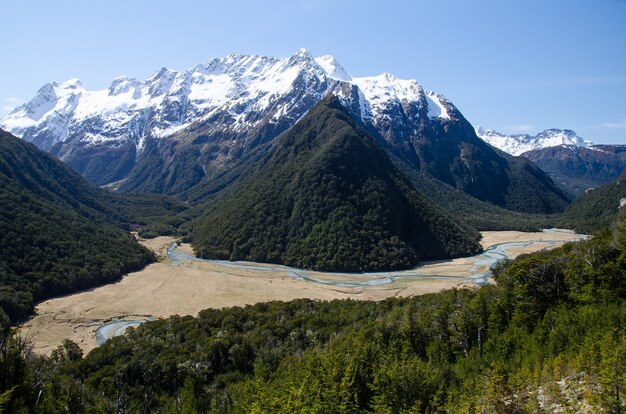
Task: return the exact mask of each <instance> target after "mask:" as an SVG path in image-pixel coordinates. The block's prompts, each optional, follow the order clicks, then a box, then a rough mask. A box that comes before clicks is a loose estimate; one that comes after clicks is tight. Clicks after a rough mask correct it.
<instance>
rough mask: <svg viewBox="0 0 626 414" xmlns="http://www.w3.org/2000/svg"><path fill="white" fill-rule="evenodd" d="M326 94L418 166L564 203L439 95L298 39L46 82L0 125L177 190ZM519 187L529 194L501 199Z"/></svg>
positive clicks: (232, 160) (71, 155) (216, 170)
mask: <svg viewBox="0 0 626 414" xmlns="http://www.w3.org/2000/svg"><path fill="white" fill-rule="evenodd" d="M328 93H333V94H335V95H336V96H338V98H339V99H340V101H341V102H342V104H343V105H344V106H345V107H346V108H348V110H349V112H350V113H351V115H352V116H353V117H354V118H355V119H359V120H360V121H361V122H363V124H364V125H365V127H366V129H367V131H368V133H370V134H371V135H372V136H373V137H374V138H376V139H377V140H379V141H380V142H381V143H383V144H384V147H385V149H386V150H387V151H388V152H389V153H390V154H394V155H396V156H397V157H399V158H401V159H403V160H405V161H406V162H407V163H408V165H410V166H411V168H412V169H414V170H415V171H417V172H418V173H420V174H425V175H428V176H430V177H432V178H435V179H436V180H438V181H439V182H444V183H446V184H448V185H450V186H452V187H454V188H456V189H458V190H460V191H463V192H465V193H467V194H470V195H472V196H474V197H476V198H478V199H480V200H483V201H487V202H490V203H493V204H496V205H499V206H501V207H504V208H509V209H511V208H512V209H518V210H519V209H521V210H522V211H530V212H536V213H552V212H558V211H562V210H563V209H564V208H565V206H566V205H567V204H568V202H569V200H568V199H567V197H563V196H562V194H560V193H559V192H558V190H556V191H553V189H552V188H551V187H552V185H551V184H550V183H549V181H550V180H549V179H547V181H546V177H542V176H541V175H540V174H536V173H530V174H527V173H526V172H527V171H529V170H530V169H532V167H524V166H520V162H512V161H511V160H509V159H508V158H507V157H506V156H504V155H503V154H502V153H499V152H497V151H495V150H494V149H493V148H492V147H490V146H489V145H487V144H486V143H485V142H484V141H482V140H480V139H478V138H477V136H476V133H475V132H474V129H473V127H472V126H471V125H470V124H469V122H467V120H465V118H464V117H463V115H462V114H461V113H460V111H459V110H458V109H457V108H456V107H455V106H454V105H453V104H452V103H451V102H450V101H448V100H447V99H445V97H443V96H442V95H441V94H438V93H435V92H430V91H425V90H424V89H423V88H422V86H421V85H420V84H419V83H418V82H416V81H415V80H405V79H398V78H397V77H395V76H393V75H391V74H388V73H383V74H381V75H378V76H368V77H360V78H353V77H351V76H350V75H349V74H348V73H347V72H346V71H345V70H344V69H343V68H342V67H341V65H340V64H339V63H338V62H337V61H336V60H335V59H334V58H333V57H332V56H323V57H319V58H313V56H312V55H311V54H310V53H309V52H308V51H307V50H304V49H302V50H299V51H298V52H297V53H296V54H294V55H293V56H291V57H289V58H285V59H276V58H271V57H264V56H246V55H237V54H232V55H229V56H228V57H226V58H221V59H212V60H210V61H209V62H207V63H204V64H201V65H197V66H194V67H192V68H190V69H189V70H187V71H173V70H168V69H162V70H161V71H159V72H157V73H155V74H154V75H153V76H152V77H150V78H148V79H147V80H145V81H137V80H135V79H130V78H118V79H116V80H114V81H113V83H112V84H111V86H110V87H109V88H108V89H106V90H102V91H90V90H88V89H86V88H85V87H83V85H82V84H81V83H80V82H79V81H78V80H75V79H74V80H70V81H67V82H65V83H59V84H57V83H55V84H49V85H45V86H44V87H42V88H41V90H40V91H39V93H38V94H37V96H35V98H33V99H32V100H31V101H30V102H29V103H27V104H25V105H23V106H21V107H19V108H17V109H16V110H15V111H13V112H12V113H10V114H9V115H7V116H6V117H4V118H3V119H1V120H0V126H3V127H5V128H8V129H9V130H10V131H12V132H13V133H15V134H17V135H19V136H22V137H23V138H24V139H26V140H28V141H31V142H33V143H35V144H37V145H38V146H40V147H41V148H44V149H46V150H48V151H51V152H52V153H53V154H56V155H58V156H59V157H60V158H61V159H62V160H63V161H65V162H67V163H68V164H70V165H71V166H72V167H73V168H75V169H76V170H77V171H79V172H80V173H81V174H82V175H83V176H85V177H88V178H89V179H91V180H93V181H94V182H96V183H98V184H101V185H102V184H111V185H112V186H113V188H117V189H119V190H121V191H129V192H142V193H158V194H177V195H178V194H181V193H184V192H185V191H187V190H189V189H190V188H192V187H193V186H195V185H198V184H199V183H202V182H205V181H207V180H211V179H213V178H215V177H217V176H219V175H220V174H222V173H224V171H228V170H229V169H231V168H232V167H233V166H234V165H235V164H237V162H238V160H240V159H241V158H242V157H244V156H245V155H246V154H248V153H250V152H251V151H254V150H255V149H256V148H257V147H259V146H262V145H263V144H264V143H268V142H271V141H273V140H274V139H275V138H276V137H277V136H278V135H279V134H281V133H282V132H284V131H286V130H287V129H289V128H290V127H292V126H293V125H294V124H295V123H296V122H297V121H298V120H299V119H301V118H302V117H303V116H304V115H305V114H306V113H307V112H308V111H310V110H311V108H313V106H314V105H315V104H316V103H317V102H319V101H320V100H321V99H322V98H323V97H324V96H326V94H328ZM394 159H395V158H394ZM522 167H523V168H522ZM520 183H524V185H525V186H526V187H527V188H524V189H522V191H520V189H519V188H518V186H519V184H520ZM534 187H536V188H534ZM533 188H534V189H533ZM527 190H530V191H531V192H533V194H534V196H536V195H538V202H536V203H533V204H529V205H525V204H521V203H519V202H517V201H516V200H514V199H512V198H515V195H516V194H520V193H523V194H526V192H527ZM533 198H535V197H533ZM520 206H522V207H520Z"/></svg>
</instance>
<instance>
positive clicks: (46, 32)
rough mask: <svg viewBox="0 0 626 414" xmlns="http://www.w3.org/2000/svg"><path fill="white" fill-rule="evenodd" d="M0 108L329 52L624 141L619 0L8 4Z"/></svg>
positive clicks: (535, 127)
mask: <svg viewBox="0 0 626 414" xmlns="http://www.w3.org/2000/svg"><path fill="white" fill-rule="evenodd" d="M0 14H1V15H2V16H3V19H2V20H3V24H2V27H1V28H0V30H1V31H2V34H3V39H4V41H3V42H2V43H1V44H0V56H2V58H3V64H2V65H0V114H1V113H6V111H7V108H10V107H13V106H15V105H18V104H20V103H22V102H24V101H27V100H28V99H30V98H32V96H33V95H34V94H35V93H36V91H37V90H38V89H39V88H40V87H41V86H42V85H43V84H44V83H46V82H52V81H63V80H66V79H69V78H73V77H78V78H80V79H81V80H82V82H83V84H84V85H85V86H86V87H87V88H90V89H102V88H105V87H108V85H109V84H110V82H111V80H112V79H113V78H115V77H116V76H120V75H129V76H134V77H137V78H139V79H145V78H146V77H148V76H149V75H150V74H152V73H153V72H155V71H157V70H158V69H160V68H161V67H163V66H167V67H170V68H173V69H187V68H188V67H190V66H193V65H195V64H197V63H200V62H203V61H205V60H207V59H209V58H211V57H221V56H226V55H228V54H229V53H231V52H239V53H250V54H263V55H270V56H276V57H286V56H290V55H292V54H293V53H295V52H296V51H297V50H298V49H299V48H301V47H305V48H307V49H309V50H310V51H311V53H312V54H313V55H315V56H319V55H325V54H332V55H334V56H335V57H336V58H337V59H338V60H339V61H340V62H341V63H342V65H343V66H344V67H345V69H346V70H347V71H348V73H350V74H351V75H352V76H365V75H376V74H379V73H382V72H390V73H393V74H395V75H396V76H398V77H401V78H410V79H417V80H418V81H419V82H420V83H421V84H422V86H424V88H425V89H428V90H435V91H437V92H440V93H443V94H444V95H445V96H446V97H447V98H448V99H450V100H451V101H452V102H453V103H454V104H455V105H456V106H457V107H458V108H459V109H460V110H461V112H462V113H463V114H464V115H465V117H466V118H467V119H468V120H469V121H470V122H471V123H472V124H474V125H481V126H483V127H486V128H493V129H496V130H499V131H501V132H506V133H513V132H527V133H536V132H539V131H541V130H543V129H545V128H568V129H573V130H575V131H576V132H578V134H579V135H581V136H583V137H584V138H586V139H591V140H593V141H594V142H596V143H621V144H626V24H625V22H626V0H595V1H589V0H584V1H582V0H541V1H539V0H526V1H514V0H498V1H492V0H474V1H470V0H430V1H422V0H413V1H398V0H386V1H370V0H360V1H357V0H334V1H331V0H317V1H314V0H290V1H278V0H265V1H251V0H231V1H228V2H224V1H219V2H218V1H187V0H178V1H176V2H174V1H144V0H133V1H130V0H125V1H121V0H108V1H102V2H85V1H54V2H51V1H4V2H2V4H1V5H0Z"/></svg>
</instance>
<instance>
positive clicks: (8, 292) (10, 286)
mask: <svg viewBox="0 0 626 414" xmlns="http://www.w3.org/2000/svg"><path fill="white" fill-rule="evenodd" d="M99 193H105V192H103V191H102V190H100V189H98V188H96V187H94V186H93V185H91V184H89V183H88V182H87V181H85V180H84V179H83V178H81V177H80V176H79V175H78V174H76V173H75V172H73V171H72V170H71V169H70V168H68V167H67V166H65V165H63V164H62V163H61V162H59V161H57V160H55V159H53V158H52V157H51V156H50V155H48V154H46V153H44V152H43V151H41V150H38V149H37V148H36V147H35V146H34V145H32V144H29V143H27V142H25V141H23V140H21V139H19V138H16V137H13V136H11V135H10V134H8V133H6V132H4V131H0V320H1V319H3V316H2V315H6V316H8V317H9V319H10V320H11V321H13V322H15V321H17V320H19V319H20V318H23V317H25V316H26V315H27V314H28V313H29V312H31V311H32V306H33V303H34V302H36V301H39V300H43V299H46V298H49V297H52V296H57V295H61V294H65V293H69V292H72V291H76V290H79V289H86V288H89V287H93V286H96V285H99V284H103V283H107V282H111V281H113V280H116V279H118V278H119V277H120V276H121V275H123V274H124V273H127V272H130V271H134V270H138V269H140V268H141V267H143V266H144V265H145V264H147V263H149V262H151V261H152V260H153V259H152V255H151V253H150V252H148V251H147V250H146V249H145V248H143V247H141V246H140V245H138V244H137V243H136V242H135V241H134V240H133V239H132V237H131V236H130V235H129V234H128V233H125V232H122V231H121V230H119V229H118V228H116V227H114V226H113V224H112V223H115V222H121V221H123V220H124V218H123V216H122V215H121V213H120V212H119V211H115V208H114V207H112V206H109V205H107V204H106V200H105V201H104V202H101V200H99V199H98V194H99ZM108 214H111V219H110V220H108V219H107V215H108ZM5 322H6V319H5Z"/></svg>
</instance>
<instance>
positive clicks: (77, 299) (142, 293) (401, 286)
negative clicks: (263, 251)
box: [20, 229, 584, 354]
mask: <svg viewBox="0 0 626 414" xmlns="http://www.w3.org/2000/svg"><path fill="white" fill-rule="evenodd" d="M481 234H482V240H481V243H482V247H483V249H485V252H484V253H482V254H479V255H476V256H472V257H466V258H458V259H454V260H441V261H436V262H428V263H424V264H422V265H420V266H418V267H416V268H414V269H411V270H405V271H397V272H385V273H383V272H378V273H361V274H346V273H343V274H342V273H327V272H313V271H303V270H299V269H293V268H289V267H286V266H276V265H265V264H255V263H246V262H223V261H209V260H201V259H196V258H194V257H193V256H192V251H191V246H190V245H188V244H182V245H180V246H179V247H177V248H176V249H172V248H169V247H170V246H172V244H173V243H174V242H175V238H173V237H157V238H155V239H149V240H143V241H142V244H143V245H144V246H146V247H147V248H149V249H150V250H152V251H153V252H155V254H156V255H157V256H158V257H159V258H160V259H159V262H158V263H154V264H151V265H149V266H147V267H146V268H145V269H143V270H141V271H138V272H134V273H131V274H129V275H127V276H125V277H124V278H123V279H122V280H121V281H119V282H117V283H114V284H109V285H105V286H102V287H99V288H95V289H92V290H89V291H85V292H80V293H76V294H73V295H68V296H64V297H60V298H56V299H51V300H47V301H45V302H42V303H40V304H39V305H37V307H36V316H35V317H34V318H33V319H31V320H30V321H28V322H27V323H25V324H24V325H23V326H22V327H21V328H20V332H21V335H22V336H24V337H27V338H28V339H29V340H31V341H32V343H33V345H34V350H35V351H36V352H37V353H43V354H50V353H51V352H52V351H53V350H54V349H55V348H56V347H57V346H58V345H59V344H61V343H62V341H63V340H64V339H65V338H69V339H71V340H72V341H74V342H76V343H77V344H78V345H79V346H80V347H81V349H82V350H83V351H85V352H88V351H90V350H91V349H93V348H95V347H96V346H97V344H96V331H97V330H98V329H99V328H101V327H102V326H106V325H107V324H109V323H111V322H113V323H112V324H111V325H109V328H110V330H109V332H108V334H115V333H116V332H118V333H119V332H120V328H124V327H125V326H126V325H129V326H136V325H137V324H139V323H140V322H142V321H145V320H148V319H152V318H167V317H169V316H172V315H181V316H182V315H194V316H195V315H197V314H198V312H200V311H201V310H203V309H206V308H213V309H220V308H225V307H231V306H245V305H250V304H255V303H259V302H270V301H290V300H294V299H300V298H309V299H315V300H333V299H354V300H367V301H379V300H383V299H386V298H390V297H410V296H415V295H421V294H425V293H433V292H439V291H442V290H445V289H451V288H455V287H473V286H477V285H478V284H481V283H484V282H485V276H484V273H485V272H487V271H488V269H489V266H490V265H492V264H493V263H495V261H497V260H499V259H502V258H503V257H508V258H515V257H517V256H518V255H520V254H525V253H531V252H534V251H539V250H543V249H546V248H550V247H555V246H558V245H560V244H563V243H564V242H567V241H574V240H580V239H581V238H583V237H584V236H580V235H577V234H575V233H573V232H571V231H567V230H556V229H552V230H546V231H543V232H534V233H524V232H516V231H492V232H482V233H481ZM120 325H121V326H120ZM106 330H107V328H105V329H104V331H105V332H104V335H105V337H106V335H107V332H106ZM100 332H101V333H103V330H102V329H101V330H100ZM105 337H103V338H101V339H100V340H99V341H98V342H100V341H101V340H102V339H105Z"/></svg>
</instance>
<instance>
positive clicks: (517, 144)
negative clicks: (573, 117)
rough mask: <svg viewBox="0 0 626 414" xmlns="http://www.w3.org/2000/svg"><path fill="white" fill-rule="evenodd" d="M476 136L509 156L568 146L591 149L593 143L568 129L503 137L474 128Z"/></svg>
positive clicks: (488, 130) (498, 133) (499, 134)
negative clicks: (532, 134)
mask: <svg viewBox="0 0 626 414" xmlns="http://www.w3.org/2000/svg"><path fill="white" fill-rule="evenodd" d="M476 135H478V137H479V138H481V139H483V140H484V141H486V142H488V143H489V144H491V145H493V146H494V147H496V148H499V149H501V150H502V151H504V152H507V153H509V154H511V155H521V154H523V153H525V152H528V151H532V150H536V149H541V148H548V147H557V146H561V145H570V146H577V147H591V146H592V145H593V143H592V142H591V141H586V140H584V139H583V138H581V137H579V136H578V135H576V133H575V132H574V131H571V130H569V129H546V130H545V131H543V132H540V133H538V134H537V135H534V136H531V135H528V134H515V135H505V134H502V133H500V132H497V131H494V130H492V129H487V130H485V129H483V128H481V127H477V128H476Z"/></svg>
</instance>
